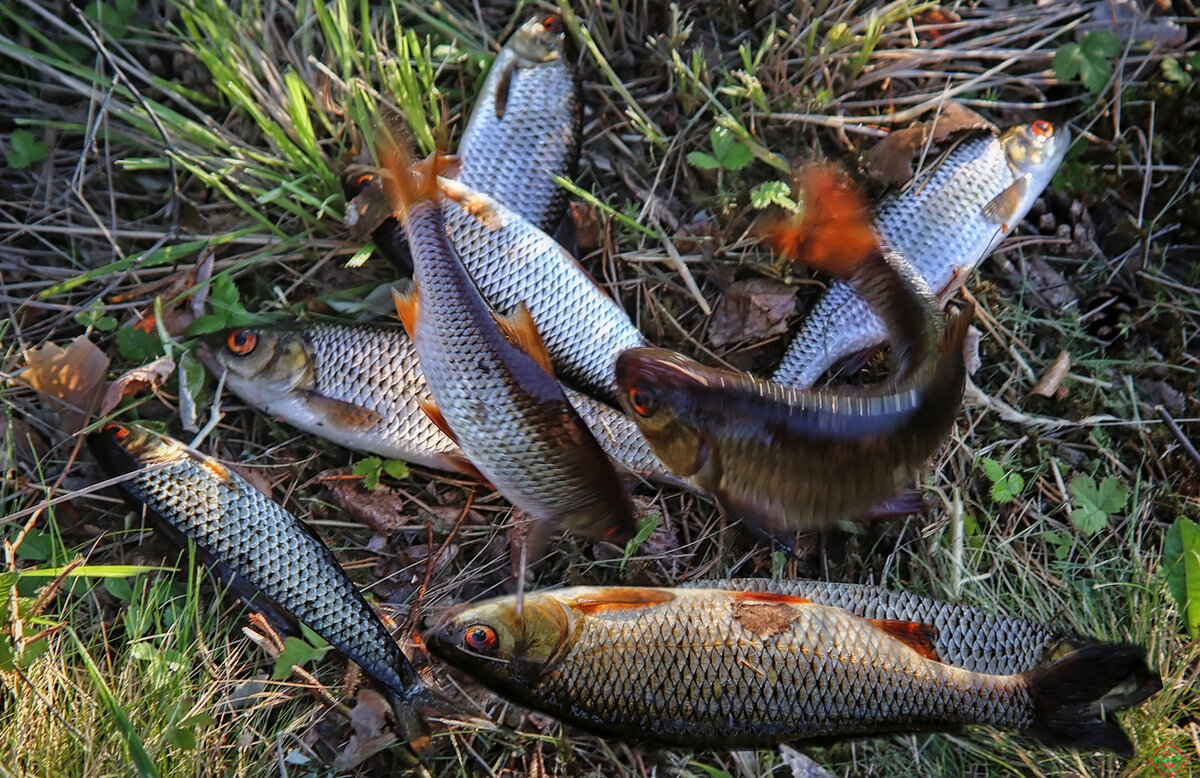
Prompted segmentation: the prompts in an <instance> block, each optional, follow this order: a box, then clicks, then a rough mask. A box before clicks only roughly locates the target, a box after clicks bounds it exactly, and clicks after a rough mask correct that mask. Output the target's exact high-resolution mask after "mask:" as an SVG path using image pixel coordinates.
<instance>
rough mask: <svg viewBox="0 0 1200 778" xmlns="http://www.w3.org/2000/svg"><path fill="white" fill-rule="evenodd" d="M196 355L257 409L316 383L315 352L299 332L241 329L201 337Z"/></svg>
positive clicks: (212, 371)
mask: <svg viewBox="0 0 1200 778" xmlns="http://www.w3.org/2000/svg"><path fill="white" fill-rule="evenodd" d="M196 356H197V357H198V358H199V359H200V361H201V362H202V363H203V364H204V366H205V367H206V368H208V370H209V372H211V373H212V374H213V375H214V376H220V375H221V374H222V373H224V374H225V385H226V386H228V387H229V388H230V390H232V391H233V392H234V393H235V394H237V395H238V396H239V397H241V398H242V399H243V400H245V401H246V402H248V403H250V404H251V405H254V406H257V407H260V408H261V407H264V406H266V405H267V404H268V403H269V402H270V401H271V400H277V399H278V398H280V397H282V396H284V395H286V394H288V393H290V392H293V391H295V390H297V389H308V388H311V387H312V386H313V384H314V382H315V378H314V363H313V355H312V349H311V348H310V346H309V344H308V342H307V341H306V340H305V338H304V336H303V335H302V333H300V332H293V331H289V330H282V329H267V328H252V327H238V328H234V329H229V330H223V331H221V332H215V333H212V334H211V335H205V336H203V337H201V338H200V342H199V343H198V344H197V346H196Z"/></svg>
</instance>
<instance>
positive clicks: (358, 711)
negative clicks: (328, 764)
mask: <svg viewBox="0 0 1200 778" xmlns="http://www.w3.org/2000/svg"><path fill="white" fill-rule="evenodd" d="M390 716H391V706H390V705H389V704H388V701H387V700H386V699H384V696H383V695H382V694H380V693H379V692H377V691H375V690H374V689H361V690H359V692H358V695H357V697H356V702H355V704H354V707H353V708H351V709H350V728H351V729H352V730H354V734H352V735H351V736H350V741H349V742H348V743H346V747H345V748H344V749H342V753H341V754H339V755H338V757H337V759H336V760H334V763H333V766H334V769H335V770H349V769H351V768H352V767H354V766H355V765H358V764H360V763H361V762H363V761H364V760H366V759H368V758H370V757H372V756H374V755H375V754H377V753H379V752H380V751H382V750H383V749H385V748H387V747H388V746H390V745H391V744H392V743H395V742H396V740H397V737H396V733H395V732H393V731H392V730H391V729H390V727H389V725H388V720H389V717H390Z"/></svg>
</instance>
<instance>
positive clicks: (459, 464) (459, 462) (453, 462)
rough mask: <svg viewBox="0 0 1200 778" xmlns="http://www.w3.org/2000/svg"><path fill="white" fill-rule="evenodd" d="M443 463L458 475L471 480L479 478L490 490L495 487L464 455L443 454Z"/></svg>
mask: <svg viewBox="0 0 1200 778" xmlns="http://www.w3.org/2000/svg"><path fill="white" fill-rule="evenodd" d="M442 461H443V463H444V464H445V466H446V469H447V470H453V471H455V472H457V473H462V474H463V475H465V476H469V477H471V478H477V479H479V480H480V481H482V482H483V483H484V485H485V486H487V487H488V488H489V489H494V488H495V487H494V486H492V485H491V483H490V482H489V481H488V479H487V477H486V476H484V474H483V473H481V472H479V470H478V468H476V467H475V465H474V464H472V462H471V460H469V459H467V458H466V456H464V455H463V454H442Z"/></svg>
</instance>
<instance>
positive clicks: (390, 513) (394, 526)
mask: <svg viewBox="0 0 1200 778" xmlns="http://www.w3.org/2000/svg"><path fill="white" fill-rule="evenodd" d="M346 476H350V477H349V478H347V477H346ZM314 480H317V481H320V482H321V484H322V485H323V486H324V487H325V490H326V491H327V492H328V495H329V498H330V500H331V501H332V502H333V504H334V505H336V506H338V507H339V508H341V509H342V510H344V511H346V513H348V514H350V516H351V518H353V519H355V520H357V521H361V522H362V523H363V524H366V525H367V526H368V527H370V528H371V529H373V530H374V531H376V532H378V533H379V534H381V535H385V536H386V535H391V534H393V533H394V532H396V530H398V529H400V528H401V527H403V526H405V525H406V524H409V523H411V522H413V521H414V520H415V519H416V517H415V516H412V515H408V514H406V513H405V512H404V506H405V505H406V504H407V502H408V501H407V500H405V499H404V496H403V495H402V494H401V493H400V492H399V491H397V490H396V489H393V488H392V487H390V486H388V485H386V484H379V485H378V486H376V487H375V488H374V489H367V488H366V487H364V486H363V484H362V481H363V479H362V476H359V475H354V474H353V473H351V472H350V471H349V469H340V470H327V471H325V472H323V473H321V474H320V475H318V476H317V477H316V478H315V479H314Z"/></svg>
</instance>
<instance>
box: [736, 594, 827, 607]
mask: <svg viewBox="0 0 1200 778" xmlns="http://www.w3.org/2000/svg"><path fill="white" fill-rule="evenodd" d="M732 595H733V599H734V600H736V601H739V602H780V603H783V604H785V605H812V600H809V599H807V598H805V597H798V596H796V595H794V594H780V593H778V592H733V593H732Z"/></svg>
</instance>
